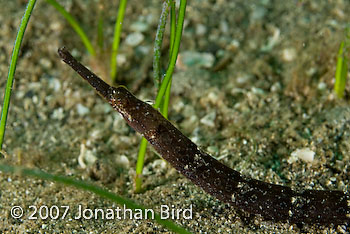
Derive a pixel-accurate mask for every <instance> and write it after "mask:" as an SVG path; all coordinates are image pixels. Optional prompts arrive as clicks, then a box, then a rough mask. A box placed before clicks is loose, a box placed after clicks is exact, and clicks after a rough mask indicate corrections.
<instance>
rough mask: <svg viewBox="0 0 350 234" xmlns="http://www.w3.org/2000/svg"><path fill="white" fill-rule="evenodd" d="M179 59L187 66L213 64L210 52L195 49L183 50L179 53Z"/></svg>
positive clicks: (205, 66)
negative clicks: (200, 51)
mask: <svg viewBox="0 0 350 234" xmlns="http://www.w3.org/2000/svg"><path fill="white" fill-rule="evenodd" d="M180 58H181V61H182V63H183V64H185V65H186V66H187V67H204V68H210V67H212V66H213V64H214V60H215V58H214V55H212V54H210V53H205V52H203V53H199V52H195V51H185V52H183V53H181V56H180Z"/></svg>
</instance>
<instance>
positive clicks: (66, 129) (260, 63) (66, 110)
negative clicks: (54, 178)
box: [0, 0, 350, 233]
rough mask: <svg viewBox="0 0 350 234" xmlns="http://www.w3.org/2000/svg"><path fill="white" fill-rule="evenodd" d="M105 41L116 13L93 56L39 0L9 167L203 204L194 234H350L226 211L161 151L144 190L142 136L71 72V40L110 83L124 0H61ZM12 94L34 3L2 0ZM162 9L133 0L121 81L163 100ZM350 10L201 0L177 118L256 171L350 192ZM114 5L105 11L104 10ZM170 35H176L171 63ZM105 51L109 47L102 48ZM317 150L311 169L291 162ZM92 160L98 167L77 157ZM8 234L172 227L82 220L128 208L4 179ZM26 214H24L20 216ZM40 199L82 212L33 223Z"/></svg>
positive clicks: (0, 185)
mask: <svg viewBox="0 0 350 234" xmlns="http://www.w3.org/2000/svg"><path fill="white" fill-rule="evenodd" d="M59 2H61V3H62V4H63V5H64V6H65V9H67V10H68V11H69V12H71V13H72V15H74V16H75V17H76V18H77V20H78V21H79V22H80V23H81V24H82V26H83V28H84V29H85V30H86V32H87V34H88V36H89V38H90V39H91V40H92V41H93V43H94V45H96V44H97V43H96V41H97V36H96V34H97V21H98V16H99V15H103V17H104V29H105V39H104V44H105V45H104V50H100V51H102V52H100V53H99V56H98V58H92V57H91V56H89V55H88V53H87V51H86V49H85V47H84V45H83V43H82V42H81V40H80V39H79V37H78V36H77V34H76V33H75V32H74V31H73V30H72V28H71V27H70V26H69V24H68V23H67V22H66V21H65V19H64V18H63V17H62V16H61V15H60V14H59V13H58V12H57V11H55V10H54V8H53V7H51V6H50V5H48V4H47V3H46V2H45V1H38V2H37V5H36V6H35V9H34V13H33V15H32V18H31V21H30V23H29V26H28V29H27V32H26V34H25V38H24V41H23V44H22V48H21V53H20V57H19V60H18V66H17V71H16V77H15V84H14V88H13V95H12V99H11V107H10V114H9V118H8V125H7V132H6V138H5V142H4V149H5V151H6V152H7V154H8V155H7V157H6V158H2V159H1V163H7V164H11V165H18V166H22V167H29V168H39V169H42V170H44V171H46V172H50V173H53V174H59V175H66V176H69V177H72V178H76V179H83V180H86V181H90V182H92V183H95V184H97V185H99V186H102V187H104V188H106V189H108V190H110V191H112V192H114V193H116V194H119V195H122V196H124V197H127V198H130V199H133V200H134V201H136V202H138V203H140V204H143V205H145V206H148V207H155V210H156V211H159V207H160V205H165V204H167V205H174V206H175V207H177V208H188V207H190V205H192V207H193V219H191V220H185V219H179V220H176V223H178V224H179V225H181V226H183V227H185V228H187V229H188V230H189V231H192V232H194V233H300V232H309V233H336V232H338V233H342V232H345V231H346V230H345V228H346V227H344V226H335V227H334V226H329V227H323V226H317V225H315V226H304V227H303V228H302V229H300V228H299V227H297V225H291V224H288V223H273V222H266V221H263V220H261V219H260V218H259V217H256V218H252V220H250V222H243V221H242V219H241V218H240V213H239V212H238V210H235V209H234V208H232V207H230V206H229V205H226V204H223V203H222V202H220V201H218V200H216V199H215V198H213V197H211V196H210V195H208V194H206V193H205V192H203V191H202V190H201V189H200V188H198V187H196V186H195V185H193V184H192V183H191V182H190V181H189V180H187V179H186V178H185V177H183V176H182V175H180V174H179V173H178V172H177V171H176V170H174V169H173V168H171V166H170V165H168V164H167V163H165V162H164V161H163V160H161V159H160V157H159V156H158V155H157V154H156V153H155V152H154V150H153V149H152V148H151V147H150V148H149V150H148V152H147V156H146V161H145V169H144V188H145V192H144V193H142V194H134V193H133V178H134V175H135V172H134V171H135V164H136V156H137V152H138V144H139V142H140V135H138V134H136V133H135V132H134V131H133V130H132V129H131V128H130V127H128V126H127V125H126V124H125V122H124V121H123V120H122V119H121V117H120V116H119V114H118V113H117V112H115V111H114V110H112V108H111V107H109V106H108V104H106V103H105V102H104V101H103V100H102V99H101V98H100V97H99V96H98V95H96V94H95V93H94V91H93V90H92V89H91V88H90V87H89V86H88V85H87V84H86V83H85V82H83V81H82V80H81V79H80V78H78V76H77V75H76V74H75V73H74V72H73V71H72V70H71V69H70V68H69V67H67V66H66V65H64V64H63V63H61V62H60V59H59V58H58V56H57V53H56V51H57V49H58V48H59V47H61V46H63V45H65V46H66V47H67V48H68V49H69V50H71V51H72V52H73V54H74V55H75V56H76V57H77V58H78V59H79V60H81V61H83V62H84V63H85V64H87V65H88V66H89V67H90V68H91V69H93V70H94V71H95V72H96V73H97V74H99V75H101V76H103V77H108V61H109V52H108V51H110V45H111V41H112V38H113V28H114V19H115V15H116V13H117V2H118V1H100V3H101V4H102V6H103V7H99V1H82V0H77V1H70V0H65V1H59ZM1 3H2V4H4V6H5V7H0V50H1V53H0V77H1V79H0V90H1V92H0V94H1V97H2V96H3V92H4V88H5V82H6V76H7V72H8V64H9V60H10V55H11V51H12V46H13V43H14V38H15V35H16V31H17V27H18V25H19V22H20V19H21V17H22V15H23V13H24V9H25V3H26V1H22V0H16V1H5V0H1ZM160 9H161V1H156V0H147V1H136V0H131V1H128V5H127V11H126V13H125V15H126V17H125V23H124V25H123V33H122V38H121V47H120V53H119V57H118V58H119V70H118V72H119V76H118V82H119V83H121V84H123V85H125V86H127V87H128V88H129V89H130V90H132V92H134V94H135V95H136V96H137V97H139V98H141V99H142V100H148V101H151V100H154V98H155V93H156V88H155V86H154V82H153V79H152V77H153V76H152V56H150V55H151V54H152V51H153V41H154V36H155V32H156V26H157V23H158V18H159V14H160ZM349 9H350V2H349V1H345V0H334V1H318V0H313V1H308V0H305V1H296V0H285V1H279V0H262V1H257V0H254V1H253V0H239V1H232V0H217V1H209V0H192V1H188V7H187V12H186V21H185V29H184V34H183V40H182V44H181V48H180V55H179V59H178V64H177V67H176V69H175V73H174V76H173V89H172V97H171V106H170V110H169V115H170V120H171V121H172V122H173V123H174V124H175V125H176V126H177V127H178V128H179V129H180V130H181V131H182V132H183V133H184V134H185V135H187V136H188V137H190V138H191V139H192V140H193V141H194V142H195V143H197V144H198V145H199V146H200V147H201V148H202V149H203V150H205V151H207V152H209V153H210V154H211V155H213V156H214V157H216V158H218V159H219V160H220V161H221V162H222V163H224V164H226V165H228V166H230V167H232V168H233V169H235V170H238V171H240V172H241V173H242V174H244V175H248V176H251V177H253V178H255V179H259V180H264V181H267V182H271V183H275V184H281V185H286V186H291V187H292V188H304V189H336V190H343V191H349V190H350V186H349V183H350V163H349V160H350V153H349V151H350V131H349V127H350V122H349V120H350V108H349V97H350V95H349V87H350V86H349V84H348V85H347V89H346V95H345V98H344V99H343V100H339V99H337V98H336V97H335V95H334V94H333V85H334V74H335V67H336V58H337V51H338V47H339V44H340V42H341V41H342V40H343V39H344V35H345V30H344V29H345V27H346V25H347V24H348V23H349V22H350V16H349V14H348V10H349ZM101 11H103V12H102V13H101ZM168 38H169V34H168V33H166V39H165V41H164V42H165V46H164V50H163V52H164V54H165V55H164V56H163V58H164V64H163V65H166V64H167V62H166V61H167V55H166V54H167V51H168V45H169V40H168ZM95 47H96V48H98V47H97V46H95ZM304 148H309V149H310V150H311V151H313V152H315V156H314V160H313V161H312V162H305V161H303V160H301V159H298V158H296V157H293V156H292V152H294V151H296V150H298V149H304ZM79 155H81V157H82V158H83V160H84V162H85V164H86V165H87V167H86V168H82V166H83V165H82V164H81V163H79V162H78V156H79ZM0 199H1V200H0V230H1V231H0V232H1V233H132V232H134V233H169V231H168V230H167V229H165V228H164V227H163V226H161V225H159V224H157V223H155V222H152V220H130V219H125V220H103V219H101V218H98V219H96V220H95V219H92V220H84V219H78V220H75V219H72V218H71V216H72V215H74V214H76V213H75V212H77V211H76V209H77V206H78V205H82V206H84V207H86V208H90V209H97V208H102V209H107V208H115V207H116V205H115V204H113V203H112V202H110V201H108V200H105V199H102V198H100V197H98V196H96V195H94V194H91V193H89V192H84V191H80V190H78V189H75V188H73V187H67V186H63V185H60V184H57V183H53V182H48V181H44V180H39V179H34V178H31V177H21V176H18V175H13V174H4V173H0ZM15 205H19V206H22V207H23V208H24V210H25V215H24V216H23V217H22V218H21V219H14V218H11V215H10V209H11V207H12V206H15ZM30 205H34V206H36V207H38V208H39V207H40V206H45V205H46V206H48V207H51V206H54V205H56V206H70V207H71V213H69V215H71V216H69V217H70V218H66V219H58V220H52V219H47V220H42V219H40V218H39V219H37V220H30V219H29V218H28V217H29V212H30V209H29V208H28V207H29V206H30Z"/></svg>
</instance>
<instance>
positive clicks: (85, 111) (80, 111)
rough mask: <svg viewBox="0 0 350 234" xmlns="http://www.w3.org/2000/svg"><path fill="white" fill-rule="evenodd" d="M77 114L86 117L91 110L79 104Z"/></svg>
mask: <svg viewBox="0 0 350 234" xmlns="http://www.w3.org/2000/svg"><path fill="white" fill-rule="evenodd" d="M77 112H78V114H79V115H80V116H84V115H86V114H88V113H89V112H90V110H89V108H87V107H86V106H83V105H82V104H80V103H78V104H77Z"/></svg>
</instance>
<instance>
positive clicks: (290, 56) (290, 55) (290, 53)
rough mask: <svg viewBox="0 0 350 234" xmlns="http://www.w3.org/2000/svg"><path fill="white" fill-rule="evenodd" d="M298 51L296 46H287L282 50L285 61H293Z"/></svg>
mask: <svg viewBox="0 0 350 234" xmlns="http://www.w3.org/2000/svg"><path fill="white" fill-rule="evenodd" d="M296 55H297V52H296V51H295V49H294V48H286V49H284V50H283V51H282V59H283V61H285V62H291V61H293V60H294V59H295V57H296Z"/></svg>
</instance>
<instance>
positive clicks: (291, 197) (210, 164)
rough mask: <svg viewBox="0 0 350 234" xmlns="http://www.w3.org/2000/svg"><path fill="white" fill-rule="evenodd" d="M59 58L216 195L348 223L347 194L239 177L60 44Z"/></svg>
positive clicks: (237, 203) (269, 214)
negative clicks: (299, 188)
mask: <svg viewBox="0 0 350 234" xmlns="http://www.w3.org/2000/svg"><path fill="white" fill-rule="evenodd" d="M58 54H59V56H60V57H61V58H62V60H63V61H64V62H65V63H66V64H68V65H69V66H70V67H72V68H73V69H74V70H75V71H76V72H77V73H78V74H79V75H80V76H81V77H82V78H84V79H85V80H86V81H87V82H88V83H89V84H90V85H91V86H92V87H93V88H94V89H95V90H96V92H97V93H98V94H99V95H100V96H102V97H103V98H104V99H105V100H106V101H107V102H108V103H109V104H110V105H111V106H112V107H113V108H114V109H115V110H117V111H118V112H119V113H120V114H121V115H122V116H123V118H124V119H125V121H126V122H127V123H128V124H129V125H130V126H131V127H132V128H133V129H135V131H137V132H138V133H140V134H141V135H143V136H144V137H145V138H146V139H147V141H148V142H150V144H152V146H153V147H154V148H155V150H156V151H157V152H158V153H159V154H160V155H161V156H162V157H163V158H164V159H165V160H166V161H168V162H169V163H170V164H171V165H172V166H173V167H174V168H175V169H176V170H177V171H179V172H180V173H181V174H183V175H184V176H185V177H187V178H188V179H189V180H191V181H192V182H193V183H194V184H196V185H198V186H199V187H201V188H202V189H203V190H204V191H206V192H207V193H209V194H210V195H212V196H214V197H216V198H217V199H219V200H221V201H223V202H225V203H228V204H231V205H232V206H233V207H235V208H237V209H240V210H243V211H245V212H248V213H250V214H254V215H260V216H261V217H262V218H263V219H265V220H270V221H274V222H279V221H283V222H289V223H292V224H301V225H302V224H321V225H340V224H346V225H348V224H350V194H349V192H343V191H330V190H300V191H295V190H292V189H291V188H289V187H287V186H281V185H275V184H271V183H267V182H264V181H260V180H256V179H253V178H250V177H247V176H243V175H241V174H240V173H239V172H238V171H235V170H233V169H231V168H229V167H227V166H225V165H224V164H222V163H220V162H219V161H217V160H216V159H214V158H213V157H211V156H210V155H209V154H207V153H205V152H203V151H202V150H200V149H199V148H198V147H197V145H196V144H194V143H193V142H192V141H191V140H190V139H189V138H187V137H186V136H185V135H183V134H182V133H181V132H180V131H179V130H178V129H177V128H176V127H174V125H172V124H171V123H170V122H169V121H168V120H167V119H165V118H164V117H163V116H162V115H161V114H160V113H159V112H158V111H157V110H156V109H154V108H153V107H152V106H151V105H149V104H147V103H145V102H143V101H141V100H139V99H137V98H136V97H135V96H134V95H133V94H131V93H130V92H129V91H128V90H127V89H126V88H125V87H123V86H118V87H112V86H110V85H108V84H107V83H105V82H104V81H103V80H101V79H100V78H99V77H97V76H96V75H95V74H94V73H92V72H91V71H90V70H88V69H87V68H86V67H85V66H84V65H82V64H81V63H79V62H78V61H77V60H76V59H75V58H74V57H73V56H72V55H71V54H70V53H69V52H68V50H67V49H66V48H64V47H62V48H60V49H59V50H58Z"/></svg>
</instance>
